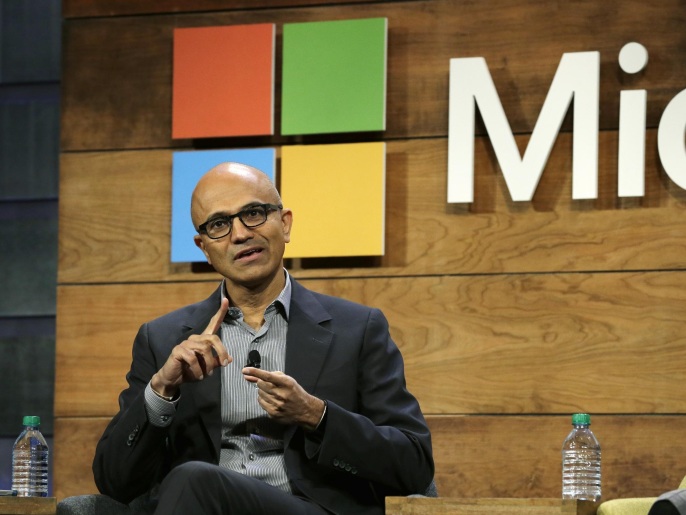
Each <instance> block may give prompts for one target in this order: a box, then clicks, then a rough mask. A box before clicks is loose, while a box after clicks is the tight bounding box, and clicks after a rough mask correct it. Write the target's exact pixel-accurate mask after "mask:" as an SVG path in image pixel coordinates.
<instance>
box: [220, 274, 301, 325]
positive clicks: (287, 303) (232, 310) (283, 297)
mask: <svg viewBox="0 0 686 515" xmlns="http://www.w3.org/2000/svg"><path fill="white" fill-rule="evenodd" d="M283 273H284V274H285V276H286V284H285V285H284V287H283V290H281V293H279V296H278V297H276V299H274V301H273V302H272V303H271V304H269V306H279V305H280V306H281V308H282V309H283V313H284V315H285V317H286V320H288V319H289V317H290V311H291V291H292V288H291V276H290V274H289V273H288V271H287V270H286V269H285V268H284V269H283ZM221 293H222V300H224V299H225V298H226V279H223V280H222V284H221ZM226 314H227V316H229V317H230V318H234V319H235V318H238V316H239V314H240V310H239V309H238V308H236V307H232V306H229V311H228V312H227V313H226Z"/></svg>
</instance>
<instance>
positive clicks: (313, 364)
mask: <svg viewBox="0 0 686 515" xmlns="http://www.w3.org/2000/svg"><path fill="white" fill-rule="evenodd" d="M291 284H292V288H293V289H292V292H291V308H290V313H289V320H288V336H287V337H286V370H285V372H286V374H288V375H289V376H291V377H293V378H294V379H295V380H296V381H297V382H298V384H300V386H302V387H303V388H304V389H305V390H306V391H308V392H310V393H312V394H315V392H316V389H317V381H318V379H319V376H320V374H321V372H322V367H323V366H324V360H325V359H326V356H327V354H328V352H329V346H330V345H331V343H332V341H333V336H334V335H333V333H332V332H331V331H330V330H328V329H326V328H325V327H323V325H322V324H323V323H324V322H326V321H328V320H331V315H330V314H329V313H328V311H326V310H325V309H324V308H323V307H322V305H321V304H320V303H319V301H318V300H317V299H316V298H315V296H314V295H313V294H312V293H311V292H310V291H309V290H307V289H305V288H304V287H302V286H300V285H299V284H298V283H297V282H295V281H294V280H293V279H292V278H291Z"/></svg>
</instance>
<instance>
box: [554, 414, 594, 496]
mask: <svg viewBox="0 0 686 515" xmlns="http://www.w3.org/2000/svg"><path fill="white" fill-rule="evenodd" d="M590 425H591V416H590V415H588V414H586V413H575V414H574V415H572V426H574V427H573V429H572V431H571V432H570V433H569V435H568V436H567V438H566V439H565V442H564V444H563V445H562V498H563V499H578V500H584V501H599V500H600V444H599V443H598V440H597V439H596V437H595V435H594V434H593V432H592V431H591V428H590V427H589V426H590Z"/></svg>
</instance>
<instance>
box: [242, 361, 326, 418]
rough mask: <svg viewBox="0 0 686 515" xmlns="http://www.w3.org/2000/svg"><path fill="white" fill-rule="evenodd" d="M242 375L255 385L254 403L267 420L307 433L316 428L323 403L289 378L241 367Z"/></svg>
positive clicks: (279, 373) (280, 373)
mask: <svg viewBox="0 0 686 515" xmlns="http://www.w3.org/2000/svg"><path fill="white" fill-rule="evenodd" d="M243 376H244V377H245V379H246V380H247V381H250V382H251V383H255V384H256V385H257V388H258V397H257V401H258V402H259V403H260V406H262V408H263V409H264V410H265V411H266V412H267V414H268V415H269V417H270V418H272V419H274V420H276V421H277V422H279V423H281V424H297V425H299V426H302V427H304V428H305V429H307V430H308V431H313V430H314V429H316V428H317V425H318V424H319V421H320V420H321V418H322V415H323V414H324V401H323V400H321V399H318V398H317V397H315V396H314V395H310V394H309V393H307V392H306V391H305V390H304V389H303V387H302V386H300V385H299V384H298V382H297V381H296V380H295V379H293V378H292V377H291V376H287V375H286V374H284V373H283V372H269V371H267V370H262V369H259V368H253V367H246V368H244V369H243Z"/></svg>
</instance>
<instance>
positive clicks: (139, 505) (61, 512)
mask: <svg viewBox="0 0 686 515" xmlns="http://www.w3.org/2000/svg"><path fill="white" fill-rule="evenodd" d="M410 497H438V489H437V488H436V482H435V481H431V484H430V485H429V487H428V488H427V490H426V492H425V493H424V495H420V494H415V495H411V496H410ZM154 509H155V505H154V503H153V502H152V501H151V499H150V497H149V496H148V495H147V494H146V495H142V496H141V497H138V498H136V499H134V500H133V501H132V502H131V504H129V505H126V504H122V503H120V502H117V501H115V500H114V499H112V498H110V497H107V496H106V495H100V494H89V495H75V496H73V497H67V498H65V499H63V500H62V501H60V502H58V503H57V515H147V514H150V513H152V512H153V511H154Z"/></svg>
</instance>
